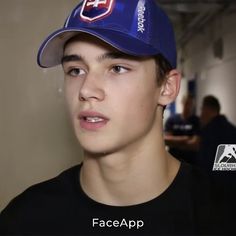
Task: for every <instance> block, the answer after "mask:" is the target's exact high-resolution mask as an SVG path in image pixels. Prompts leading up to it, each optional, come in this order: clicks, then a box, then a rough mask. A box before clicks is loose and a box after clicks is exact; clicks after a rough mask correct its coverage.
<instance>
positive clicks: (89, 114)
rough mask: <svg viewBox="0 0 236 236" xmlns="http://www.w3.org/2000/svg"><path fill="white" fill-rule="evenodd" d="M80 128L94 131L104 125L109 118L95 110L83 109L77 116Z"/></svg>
mask: <svg viewBox="0 0 236 236" xmlns="http://www.w3.org/2000/svg"><path fill="white" fill-rule="evenodd" d="M78 118H79V120H80V126H81V128H82V129H85V130H89V131H96V130H98V129H101V128H102V127H104V126H105V125H106V124H107V122H108V121H109V119H108V118H107V117H106V116H104V115H103V114H101V113H98V112H95V111H83V112H80V114H79V116H78Z"/></svg>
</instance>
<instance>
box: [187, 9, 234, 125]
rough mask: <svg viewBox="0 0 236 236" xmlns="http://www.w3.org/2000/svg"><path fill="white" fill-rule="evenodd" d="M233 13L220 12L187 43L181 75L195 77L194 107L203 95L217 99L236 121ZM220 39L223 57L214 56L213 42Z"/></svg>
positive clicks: (231, 118)
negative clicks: (195, 98) (210, 95)
mask: <svg viewBox="0 0 236 236" xmlns="http://www.w3.org/2000/svg"><path fill="white" fill-rule="evenodd" d="M235 22H236V12H235V11H234V12H230V13H222V14H221V15H218V16H217V17H215V18H214V19H213V20H212V21H211V22H209V23H208V24H207V25H206V26H205V27H204V28H203V29H201V31H200V32H199V33H198V34H197V35H196V36H195V37H194V38H193V39H192V40H191V41H190V42H189V43H188V44H187V46H186V47H185V50H184V51H183V55H184V58H185V61H184V63H183V71H184V76H185V78H187V79H194V78H195V79H196V80H197V110H198V113H199V112H200V108H201V101H202V98H203V97H204V96H205V95H208V94H212V95H215V96H216V97H218V98H219V100H220V102H221V105H222V113H224V114H226V115H227V117H228V118H229V120H230V121H232V122H233V123H234V124H236V109H235V102H236V89H235V88H236V43H235V42H236V31H235ZM220 38H222V39H223V57H222V59H220V58H217V57H215V56H214V50H213V48H214V42H216V41H217V40H218V39H220Z"/></svg>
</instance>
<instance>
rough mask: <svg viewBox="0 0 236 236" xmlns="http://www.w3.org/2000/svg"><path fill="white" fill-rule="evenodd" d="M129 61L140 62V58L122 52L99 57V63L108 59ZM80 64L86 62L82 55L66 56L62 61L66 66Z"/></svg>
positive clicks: (107, 53) (108, 53)
mask: <svg viewBox="0 0 236 236" xmlns="http://www.w3.org/2000/svg"><path fill="white" fill-rule="evenodd" d="M120 58H121V59H129V60H138V59H139V57H135V56H132V55H128V54H125V53H122V52H106V53H104V54H102V55H100V56H98V57H97V59H96V60H97V61H98V62H101V61H104V60H108V59H120ZM73 61H74V62H75V61H77V62H79V61H85V60H84V58H83V57H82V56H81V55H77V54H71V55H64V56H63V57H62V59H61V64H64V63H66V62H73Z"/></svg>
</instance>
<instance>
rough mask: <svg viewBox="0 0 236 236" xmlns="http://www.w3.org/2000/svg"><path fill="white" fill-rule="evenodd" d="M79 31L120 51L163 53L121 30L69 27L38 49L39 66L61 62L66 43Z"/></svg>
mask: <svg viewBox="0 0 236 236" xmlns="http://www.w3.org/2000/svg"><path fill="white" fill-rule="evenodd" d="M78 33H87V34H90V35H93V36H95V37H97V38H99V39H101V40H102V41H104V42H106V43H108V44H109V45H111V46H113V47H114V48H116V49H118V50H119V51H122V52H124V53H127V54H129V55H133V56H152V55H157V54H158V53H161V52H159V51H158V50H157V49H156V48H153V47H152V46H151V45H148V44H145V43H143V42H142V41H140V40H138V39H137V38H135V37H130V36H127V35H126V34H124V33H121V32H119V31H113V30H110V29H109V30H107V29H97V28H96V29H90V28H81V29H80V28H67V29H60V30H58V31H56V32H54V33H53V34H51V35H50V36H49V37H48V38H47V39H46V40H45V41H44V42H43V44H42V45H41V47H40V49H39V51H38V58H37V60H38V64H39V66H41V67H43V68H48V67H53V66H56V65H59V64H61V59H62V57H63V50H64V44H65V43H66V42H67V41H68V40H69V39H70V38H71V37H73V36H75V35H76V34H78Z"/></svg>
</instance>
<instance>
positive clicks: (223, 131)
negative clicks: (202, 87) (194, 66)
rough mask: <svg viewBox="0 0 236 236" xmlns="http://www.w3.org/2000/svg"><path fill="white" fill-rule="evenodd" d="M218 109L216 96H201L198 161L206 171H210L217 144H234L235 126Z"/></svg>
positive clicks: (235, 139)
mask: <svg viewBox="0 0 236 236" xmlns="http://www.w3.org/2000/svg"><path fill="white" fill-rule="evenodd" d="M220 110H221V106H220V102H219V100H218V99H217V98H216V97H214V96H212V95H208V96H205V97H204V98H203V101H202V108H201V115H200V119H201V133H200V140H201V141H200V147H199V158H198V162H199V165H200V166H201V167H202V168H204V169H205V170H206V171H207V172H208V173H211V172H212V169H213V165H214V160H215V155H216V150H217V147H218V145H220V144H236V127H235V126H234V125H233V124H232V123H230V122H229V121H228V119H227V118H226V116H225V115H222V114H220Z"/></svg>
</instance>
